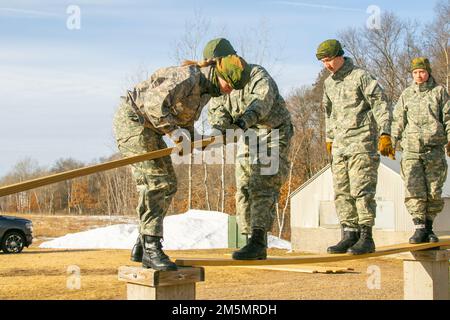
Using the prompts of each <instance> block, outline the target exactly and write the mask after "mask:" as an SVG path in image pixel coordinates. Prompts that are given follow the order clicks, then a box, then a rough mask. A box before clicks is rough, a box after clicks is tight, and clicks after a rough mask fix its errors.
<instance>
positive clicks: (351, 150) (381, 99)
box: [323, 57, 392, 155]
mask: <svg viewBox="0 0 450 320" xmlns="http://www.w3.org/2000/svg"><path fill="white" fill-rule="evenodd" d="M323 106H324V107H325V110H326V118H325V120H326V130H327V132H326V139H327V142H333V150H332V153H333V155H338V154H339V155H352V154H356V153H362V152H364V153H376V152H377V141H378V136H379V135H381V134H388V135H390V134H391V121H392V113H391V108H390V106H389V105H388V103H387V101H386V96H385V94H384V93H383V90H382V89H381V87H380V85H379V84H378V82H377V80H376V79H375V78H374V77H373V76H371V75H370V74H369V73H368V72H367V71H365V70H363V69H361V68H358V67H356V66H354V65H353V62H352V60H351V59H350V58H348V57H345V62H344V65H343V66H342V67H341V69H339V70H338V71H337V72H336V73H335V74H332V75H330V76H329V77H328V78H327V79H326V80H325V83H324V95H323Z"/></svg>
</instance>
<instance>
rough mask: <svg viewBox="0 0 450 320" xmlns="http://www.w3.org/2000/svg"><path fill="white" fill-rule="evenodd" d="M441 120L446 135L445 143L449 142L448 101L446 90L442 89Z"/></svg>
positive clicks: (449, 101) (449, 102)
mask: <svg viewBox="0 0 450 320" xmlns="http://www.w3.org/2000/svg"><path fill="white" fill-rule="evenodd" d="M441 104H442V120H443V122H444V128H445V133H446V134H447V142H450V100H449V95H448V92H447V90H445V89H443V94H442V100H441Z"/></svg>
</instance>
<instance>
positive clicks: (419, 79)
mask: <svg viewBox="0 0 450 320" xmlns="http://www.w3.org/2000/svg"><path fill="white" fill-rule="evenodd" d="M411 72H412V73H413V78H414V82H413V83H412V84H411V85H410V86H409V87H408V88H406V89H405V90H404V91H403V93H402V95H401V96H400V98H399V100H398V102H397V105H396V106H395V110H394V123H393V128H392V137H393V141H394V143H395V142H396V141H399V142H401V147H402V149H403V154H402V161H401V175H402V178H403V180H404V183H405V205H406V208H407V209H408V212H409V213H410V214H411V216H412V219H413V222H414V225H415V228H416V231H415V233H414V235H413V236H412V237H411V238H410V239H409V242H410V243H422V242H438V241H439V239H438V238H437V237H436V235H435V234H434V232H433V220H434V218H435V217H436V215H437V214H438V213H439V212H441V211H442V208H443V206H444V201H443V200H442V198H441V194H442V186H443V184H444V182H445V179H446V177H447V160H446V159H445V150H444V146H445V145H446V144H447V154H449V152H450V144H449V141H450V102H449V98H448V93H447V91H446V90H445V88H444V87H442V86H440V85H438V84H437V83H436V82H435V80H434V78H433V77H432V76H431V66H430V62H429V61H428V59H426V58H423V57H421V58H416V59H414V60H413V61H412V62H411Z"/></svg>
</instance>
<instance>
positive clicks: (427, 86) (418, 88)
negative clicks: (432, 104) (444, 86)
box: [413, 75, 436, 92]
mask: <svg viewBox="0 0 450 320" xmlns="http://www.w3.org/2000/svg"><path fill="white" fill-rule="evenodd" d="M435 86H436V81H434V78H433V77H432V76H431V75H430V77H429V78H428V80H427V81H426V82H424V83H421V84H417V83H415V82H414V81H413V88H414V92H426V91H429V90H431V89H433V88H434V87H435Z"/></svg>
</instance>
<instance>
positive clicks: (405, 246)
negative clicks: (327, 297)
mask: <svg viewBox="0 0 450 320" xmlns="http://www.w3.org/2000/svg"><path fill="white" fill-rule="evenodd" d="M439 239H440V242H438V243H421V244H409V243H401V244H396V245H392V246H386V247H380V248H378V249H377V251H376V252H374V253H369V254H362V255H351V254H347V253H344V254H326V255H304V256H295V257H293V256H290V257H268V258H267V260H233V259H229V258H216V259H213V258H211V259H202V258H178V259H176V260H175V263H176V264H177V265H179V266H205V267H206V266H211V267H213V266H216V267H217V266H240V265H282V264H315V263H327V262H335V261H345V260H357V259H367V258H374V257H381V256H386V255H391V254H397V253H403V252H410V251H419V250H427V249H432V248H438V247H446V246H450V236H442V237H439Z"/></svg>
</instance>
